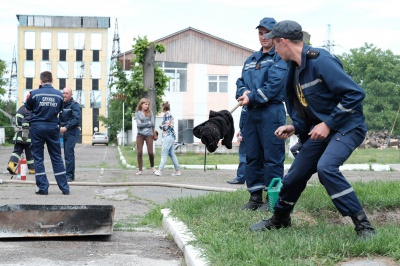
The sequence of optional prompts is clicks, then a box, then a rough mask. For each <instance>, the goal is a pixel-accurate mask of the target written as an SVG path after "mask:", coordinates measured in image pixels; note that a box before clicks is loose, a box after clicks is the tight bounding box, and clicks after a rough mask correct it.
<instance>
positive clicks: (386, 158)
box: [117, 147, 400, 266]
mask: <svg viewBox="0 0 400 266" xmlns="http://www.w3.org/2000/svg"><path fill="white" fill-rule="evenodd" d="M123 153H124V156H125V158H126V159H127V162H128V163H129V164H133V165H135V163H136V162H135V161H136V154H135V152H132V150H130V148H129V147H125V148H124V149H123ZM203 156H204V155H203V154H178V159H179V162H180V164H203V159H204V157H203ZM160 157H161V156H160V152H159V150H158V151H157V155H156V158H157V159H158V163H159V159H160ZM399 157H400V153H399V150H394V149H387V150H373V149H358V150H356V151H355V152H354V153H353V155H352V157H351V158H349V160H348V161H347V162H346V163H369V164H371V163H382V164H392V163H393V164H396V163H400V159H399ZM157 159H156V165H157ZM144 161H146V160H144ZM169 162H170V161H169ZM291 162H292V161H291V160H290V159H288V160H287V161H285V163H291ZM235 163H238V158H237V154H224V155H220V154H210V155H207V164H211V165H212V164H235ZM147 167H148V166H147ZM352 185H353V187H354V189H355V191H356V193H357V195H358V197H359V199H360V201H361V202H362V205H363V207H364V209H365V211H366V212H367V214H368V218H369V220H370V221H371V223H372V224H373V226H374V227H375V229H376V230H377V235H376V236H375V237H374V238H372V239H368V240H359V239H357V236H356V233H355V231H354V225H353V223H352V221H351V219H350V218H349V217H345V218H344V217H342V216H341V215H340V214H339V212H338V211H337V210H336V208H335V206H334V205H333V204H332V202H331V200H330V198H329V197H328V195H327V194H326V191H325V189H324V187H323V186H322V185H321V184H320V183H319V182H315V181H312V182H309V186H308V187H307V188H306V189H305V191H304V192H303V194H302V196H301V197H300V199H299V202H298V203H297V204H296V207H295V209H294V212H293V214H292V227H290V228H287V229H280V230H272V231H265V232H251V231H249V227H250V225H252V224H254V223H256V222H259V221H260V220H261V219H266V218H269V217H270V216H271V213H269V212H268V213H266V212H259V211H242V210H241V207H242V205H243V204H244V202H247V200H248V195H249V194H248V192H247V191H245V190H239V191H235V192H218V193H212V192H210V193H209V194H207V195H206V196H199V197H186V198H180V199H176V200H171V201H169V202H168V203H166V204H164V205H162V206H157V207H156V208H154V209H153V210H151V211H150V212H149V213H148V214H147V215H146V216H144V217H141V218H140V222H139V223H137V222H136V220H137V217H132V221H131V222H129V221H126V222H127V224H124V225H121V227H123V228H127V227H128V228H129V227H132V228H134V227H136V226H143V225H147V226H156V227H161V220H162V215H161V212H160V210H161V209H162V208H169V209H171V216H173V217H176V218H178V219H179V220H181V221H183V222H184V223H185V224H186V225H187V226H188V228H189V229H190V230H191V231H192V232H193V234H194V235H195V237H196V241H194V242H193V243H191V244H192V245H193V246H195V247H198V248H201V249H202V250H203V254H204V255H205V257H206V259H207V260H208V261H209V262H210V265H213V266H214V265H215V266H225V265H273V266H280V265H282V266H287V265H338V263H339V262H341V261H345V260H346V259H351V258H356V257H362V258H371V257H385V258H390V259H392V260H393V261H395V262H396V263H397V264H400V196H399V195H400V182H396V181H387V182H377V181H374V182H366V183H362V182H354V183H352ZM117 230H118V229H117Z"/></svg>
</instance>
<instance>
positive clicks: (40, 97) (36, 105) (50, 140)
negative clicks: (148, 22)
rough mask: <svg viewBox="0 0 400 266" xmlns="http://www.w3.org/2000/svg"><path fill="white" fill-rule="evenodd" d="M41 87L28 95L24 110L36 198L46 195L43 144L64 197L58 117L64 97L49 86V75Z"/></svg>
mask: <svg viewBox="0 0 400 266" xmlns="http://www.w3.org/2000/svg"><path fill="white" fill-rule="evenodd" d="M40 83H41V85H42V87H41V88H39V89H37V90H33V91H31V95H30V96H29V98H28V99H27V100H26V102H25V108H26V109H27V110H28V111H31V129H30V136H31V139H32V144H31V150H32V154H33V158H34V160H35V172H36V173H35V177H36V185H37V187H38V188H39V190H38V191H36V194H38V195H47V194H48V188H49V180H48V179H47V176H46V170H45V167H44V162H43V161H44V158H43V157H44V144H45V143H46V145H47V150H48V152H49V155H50V159H51V164H52V165H53V171H54V176H55V178H56V181H57V184H58V187H59V189H60V190H61V191H62V193H63V194H64V195H69V193H70V192H69V185H68V182H67V178H66V176H65V167H64V162H63V159H62V157H61V147H60V139H59V134H60V133H59V132H60V130H59V128H58V124H59V120H58V114H59V113H60V112H61V110H62V109H63V96H62V93H61V92H60V91H58V90H56V89H54V88H53V86H52V85H51V84H52V83H53V75H52V74H51V72H49V71H44V72H42V73H41V74H40Z"/></svg>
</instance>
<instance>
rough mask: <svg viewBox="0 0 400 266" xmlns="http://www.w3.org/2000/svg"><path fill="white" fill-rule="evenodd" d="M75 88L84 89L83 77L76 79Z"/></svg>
mask: <svg viewBox="0 0 400 266" xmlns="http://www.w3.org/2000/svg"><path fill="white" fill-rule="evenodd" d="M75 89H76V90H82V79H76V82H75Z"/></svg>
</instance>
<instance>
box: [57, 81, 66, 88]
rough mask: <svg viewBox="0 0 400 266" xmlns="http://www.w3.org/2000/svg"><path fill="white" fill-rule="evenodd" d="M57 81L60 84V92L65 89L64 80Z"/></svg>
mask: <svg viewBox="0 0 400 266" xmlns="http://www.w3.org/2000/svg"><path fill="white" fill-rule="evenodd" d="M58 80H59V81H60V84H59V87H58V88H59V89H60V90H63V89H64V88H65V84H66V79H58Z"/></svg>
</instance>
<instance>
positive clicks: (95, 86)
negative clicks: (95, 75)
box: [92, 79, 99, 91]
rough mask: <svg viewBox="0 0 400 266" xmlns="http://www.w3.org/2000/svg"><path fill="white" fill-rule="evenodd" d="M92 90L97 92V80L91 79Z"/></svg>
mask: <svg viewBox="0 0 400 266" xmlns="http://www.w3.org/2000/svg"><path fill="white" fill-rule="evenodd" d="M92 90H94V91H97V90H99V80H98V79H92Z"/></svg>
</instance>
